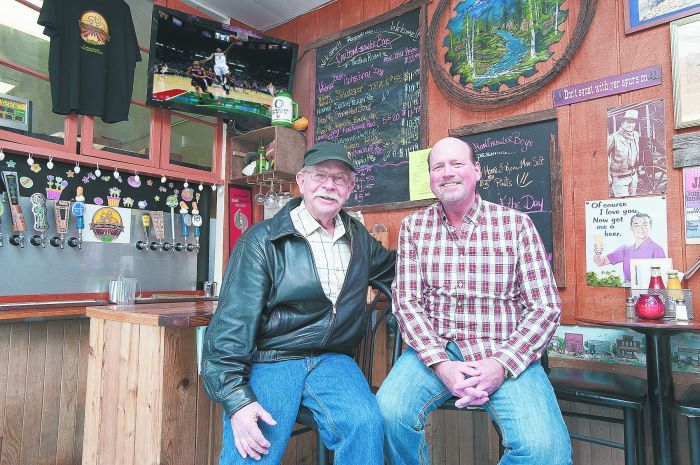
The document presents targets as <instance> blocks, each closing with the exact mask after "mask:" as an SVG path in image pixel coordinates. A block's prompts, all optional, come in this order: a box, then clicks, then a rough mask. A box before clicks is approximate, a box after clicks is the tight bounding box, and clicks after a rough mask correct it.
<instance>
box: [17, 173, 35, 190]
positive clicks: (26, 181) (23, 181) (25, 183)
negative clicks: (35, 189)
mask: <svg viewBox="0 0 700 465" xmlns="http://www.w3.org/2000/svg"><path fill="white" fill-rule="evenodd" d="M19 185H20V186H22V187H24V188H25V189H31V188H32V186H33V185H34V181H32V180H31V178H28V177H26V176H22V177H21V178H19Z"/></svg>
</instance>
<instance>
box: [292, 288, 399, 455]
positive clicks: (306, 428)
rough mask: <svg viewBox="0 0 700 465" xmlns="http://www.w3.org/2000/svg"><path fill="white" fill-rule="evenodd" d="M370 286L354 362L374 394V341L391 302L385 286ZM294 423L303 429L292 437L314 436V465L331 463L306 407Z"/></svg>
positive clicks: (314, 421)
mask: <svg viewBox="0 0 700 465" xmlns="http://www.w3.org/2000/svg"><path fill="white" fill-rule="evenodd" d="M370 286H372V287H373V288H374V289H376V290H377V295H376V296H375V298H374V299H373V300H372V304H371V305H370V306H369V309H368V310H367V313H365V334H364V337H363V340H362V343H361V346H360V349H361V350H358V354H357V356H356V357H355V361H357V364H358V365H359V366H360V369H362V372H363V373H364V374H365V377H366V378H367V382H368V383H369V386H370V389H371V390H372V392H374V393H376V392H377V390H378V389H379V388H378V387H377V386H372V368H373V366H374V346H375V340H376V336H377V331H378V329H379V325H380V323H381V322H382V321H384V319H386V316H387V315H388V314H389V313H391V302H392V301H391V290H390V289H389V288H388V287H387V286H385V285H384V284H382V283H380V282H377V281H371V282H370ZM380 302H385V303H386V308H384V309H383V310H381V311H378V310H377V308H378V304H379V303H380ZM396 350H400V338H399V349H396V343H395V344H394V357H395V358H398V357H397V356H396ZM399 354H400V352H399ZM395 358H393V360H395ZM296 422H297V423H298V424H300V425H302V426H303V428H299V429H296V430H294V432H293V433H292V437H294V436H298V435H299V434H303V433H307V432H311V431H313V432H314V434H315V436H316V465H329V464H330V463H331V460H330V451H329V450H328V448H326V446H325V445H324V444H323V439H322V438H321V433H320V430H319V429H318V425H317V424H316V420H314V415H313V413H312V412H311V410H309V409H308V408H306V407H300V408H299V413H298V414H297V420H296Z"/></svg>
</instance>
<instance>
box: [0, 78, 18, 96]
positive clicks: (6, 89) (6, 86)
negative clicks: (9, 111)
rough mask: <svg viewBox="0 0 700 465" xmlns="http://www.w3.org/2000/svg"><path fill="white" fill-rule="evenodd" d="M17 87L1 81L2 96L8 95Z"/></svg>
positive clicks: (0, 90)
mask: <svg viewBox="0 0 700 465" xmlns="http://www.w3.org/2000/svg"><path fill="white" fill-rule="evenodd" d="M15 87H17V86H16V85H15V84H10V83H9V82H5V81H0V94H7V93H9V92H10V91H11V90H12V89H14V88H15Z"/></svg>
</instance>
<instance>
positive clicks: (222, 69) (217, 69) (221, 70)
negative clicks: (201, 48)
mask: <svg viewBox="0 0 700 465" xmlns="http://www.w3.org/2000/svg"><path fill="white" fill-rule="evenodd" d="M235 43H236V41H233V42H231V45H229V46H228V47H227V48H226V50H224V51H223V52H222V51H221V48H218V47H217V48H216V51H215V52H214V53H212V54H211V55H209V56H208V57H207V58H205V59H204V60H202V64H204V63H206V62H207V61H210V60H212V59H213V60H214V74H215V75H216V80H217V81H218V83H219V85H221V87H222V88H223V89H224V90H225V91H226V94H228V92H229V88H228V87H227V86H226V76H229V75H230V72H231V71H230V70H229V68H228V63H226V55H227V54H228V52H230V51H231V47H233V46H234V45H235Z"/></svg>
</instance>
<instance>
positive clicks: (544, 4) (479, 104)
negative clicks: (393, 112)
mask: <svg viewBox="0 0 700 465" xmlns="http://www.w3.org/2000/svg"><path fill="white" fill-rule="evenodd" d="M564 3H565V2H564V0H490V1H484V0H463V1H461V2H459V3H457V5H456V6H455V8H454V10H453V11H452V15H451V16H450V17H449V19H448V18H445V17H444V16H445V15H446V11H448V10H447V6H448V5H449V4H450V2H449V1H448V0H440V2H439V4H438V6H437V8H436V9H435V12H434V14H433V18H432V20H431V22H430V28H429V32H428V38H427V41H428V47H430V48H429V53H427V57H428V64H429V66H430V71H431V73H432V75H433V77H434V78H435V81H436V84H437V86H438V88H439V89H440V91H441V92H442V93H443V94H444V95H445V96H446V97H447V98H448V99H449V100H450V101H452V102H454V103H455V104H457V105H459V106H461V107H463V108H467V109H470V110H476V111H479V110H482V111H485V110H491V109H495V108H501V107H503V106H506V105H508V104H511V103H514V102H518V101H520V100H523V99H524V98H527V97H529V96H531V95H532V94H534V93H535V92H537V91H538V90H539V89H541V88H542V87H543V86H544V85H545V84H546V83H547V82H548V81H549V80H551V79H552V78H553V77H554V76H555V75H556V74H557V73H558V72H559V71H561V70H562V69H563V68H564V67H565V66H566V64H567V63H568V62H569V60H570V59H571V56H572V55H573V53H574V52H575V51H576V49H577V48H578V46H579V44H580V43H581V42H582V41H583V38H584V36H585V35H586V32H587V31H588V28H589V26H590V23H591V20H592V19H593V15H594V13H595V8H596V5H597V0H581V2H580V11H579V12H578V15H577V18H576V26H575V28H574V31H573V33H571V34H570V35H569V34H566V28H567V25H568V24H570V22H569V21H567V20H568V18H569V11H568V10H566V9H563V8H562V4H564ZM569 36H570V37H569ZM566 41H568V43H566V44H565V45H564V43H562V42H566ZM440 45H441V46H440Z"/></svg>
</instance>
